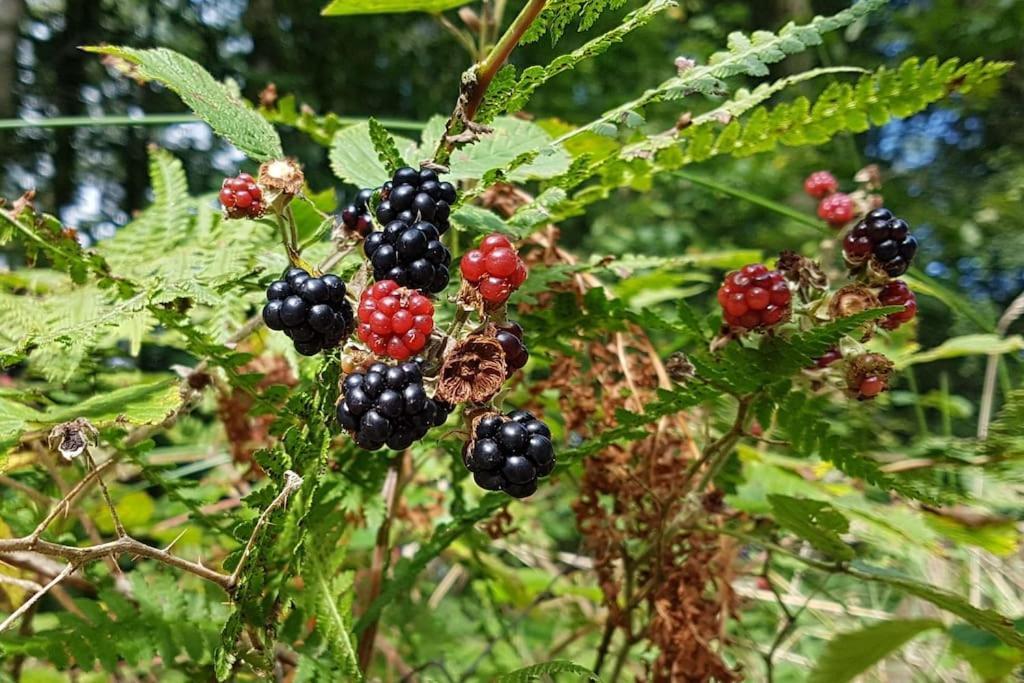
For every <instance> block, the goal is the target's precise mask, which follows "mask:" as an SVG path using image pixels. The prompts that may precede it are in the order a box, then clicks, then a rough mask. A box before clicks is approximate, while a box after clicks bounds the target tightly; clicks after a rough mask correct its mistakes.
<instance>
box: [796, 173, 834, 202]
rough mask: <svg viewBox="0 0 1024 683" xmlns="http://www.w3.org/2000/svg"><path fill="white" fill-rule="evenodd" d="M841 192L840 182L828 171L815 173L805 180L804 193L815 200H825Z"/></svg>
mask: <svg viewBox="0 0 1024 683" xmlns="http://www.w3.org/2000/svg"><path fill="white" fill-rule="evenodd" d="M838 190H839V181H838V180H836V177H835V176H834V175H832V174H831V173H829V172H828V171H815V172H814V173H812V174H811V175H809V176H807V179H806V180H804V192H806V193H807V194H809V195H810V196H812V197H814V198H815V199H824V198H825V197H827V196H829V195H830V194H832V193H833V192H836V191H838Z"/></svg>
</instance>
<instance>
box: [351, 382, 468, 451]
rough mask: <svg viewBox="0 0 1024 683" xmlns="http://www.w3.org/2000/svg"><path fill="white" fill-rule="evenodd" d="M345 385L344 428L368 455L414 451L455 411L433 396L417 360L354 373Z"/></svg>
mask: <svg viewBox="0 0 1024 683" xmlns="http://www.w3.org/2000/svg"><path fill="white" fill-rule="evenodd" d="M342 386H343V396H342V399H341V401H340V402H339V403H338V409H337V414H338V424H340V425H341V427H342V429H344V430H345V431H347V432H350V433H351V434H352V436H353V438H354V439H355V442H356V444H357V445H359V446H360V447H361V448H365V449H366V450H368V451H375V450H377V449H379V448H381V447H383V446H387V447H388V448H390V449H392V450H396V451H400V450H403V449H405V448H408V447H409V446H410V445H412V444H413V443H414V442H416V441H419V440H420V439H422V438H423V437H424V436H426V435H427V432H428V431H429V430H430V429H431V428H432V427H437V426H439V425H442V424H444V421H445V420H446V419H447V417H448V413H449V412H450V411H451V407H450V406H448V405H446V404H444V403H441V402H440V401H437V400H435V399H433V398H430V397H429V396H428V395H427V391H426V389H425V388H424V386H423V375H422V371H421V369H420V365H419V363H416V362H407V363H402V364H400V365H385V364H384V363H374V364H373V365H371V366H370V367H369V369H368V370H366V372H353V373H351V374H350V375H348V377H346V378H345V381H344V383H343V385H342Z"/></svg>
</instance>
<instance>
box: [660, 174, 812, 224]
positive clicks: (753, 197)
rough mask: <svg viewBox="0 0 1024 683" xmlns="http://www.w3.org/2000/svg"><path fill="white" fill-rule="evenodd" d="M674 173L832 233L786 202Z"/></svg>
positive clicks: (691, 175) (699, 177)
mask: <svg viewBox="0 0 1024 683" xmlns="http://www.w3.org/2000/svg"><path fill="white" fill-rule="evenodd" d="M673 175H675V176H677V177H679V178H682V179H683V180H688V181H689V182H691V183H693V184H694V185H700V186H701V187H705V188H707V189H709V190H714V191H715V192H721V193H722V194H726V195H729V196H731V197H736V198H737V199H742V200H743V201H745V202H748V203H750V204H753V205H755V206H760V207H761V208H764V209H768V210H769V211H771V212H772V213H776V214H778V215H780V216H784V217H786V218H789V219H791V220H794V221H796V222H797V223H800V224H801V225H806V226H807V227H810V228H814V229H815V230H817V231H818V232H825V233H831V230H830V229H829V228H828V227H826V226H825V224H824V223H822V222H821V221H818V220H815V219H814V218H811V217H810V216H808V215H807V214H805V213H801V212H800V211H797V210H796V209H791V208H789V207H788V206H786V205H785V204H780V203H778V202H776V201H772V200H771V199H768V198H767V197H762V196H761V195H758V194H754V193H753V192H746V191H745V190H739V189H736V188H734V187H729V186H728V185H723V184H721V183H718V182H715V181H714V180H710V179H709V178H705V177H703V176H699V175H695V174H693V173H690V172H689V171H676V172H675V173H674V174H673Z"/></svg>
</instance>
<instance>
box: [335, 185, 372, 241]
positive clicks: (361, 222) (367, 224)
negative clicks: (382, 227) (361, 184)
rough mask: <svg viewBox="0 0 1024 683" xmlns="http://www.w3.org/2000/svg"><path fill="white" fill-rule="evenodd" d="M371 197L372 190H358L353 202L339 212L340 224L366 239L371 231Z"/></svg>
mask: <svg viewBox="0 0 1024 683" xmlns="http://www.w3.org/2000/svg"><path fill="white" fill-rule="evenodd" d="M372 197H373V190H371V189H368V188H367V189H363V190H359V193H358V194H357V195H356V199H355V201H354V202H352V203H351V204H349V205H348V206H346V207H345V208H344V209H342V211H341V222H342V224H343V225H344V226H345V227H346V228H348V229H349V230H351V231H352V232H354V233H356V234H357V235H362V236H363V237H366V236H367V235H368V234H370V231H371V230H373V217H372V216H371V215H370V199H371V198H372Z"/></svg>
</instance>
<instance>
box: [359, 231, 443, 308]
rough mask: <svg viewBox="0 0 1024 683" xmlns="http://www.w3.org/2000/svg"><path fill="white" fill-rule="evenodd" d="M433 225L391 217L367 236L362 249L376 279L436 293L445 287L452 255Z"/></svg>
mask: <svg viewBox="0 0 1024 683" xmlns="http://www.w3.org/2000/svg"><path fill="white" fill-rule="evenodd" d="M440 237H441V233H440V232H439V231H438V229H437V226H435V225H434V224H433V223H428V222H426V221H419V222H417V223H413V224H411V225H410V224H409V223H406V222H404V221H402V220H397V219H396V220H392V221H391V222H389V223H387V224H386V225H385V226H384V229H383V230H377V231H374V232H371V233H370V234H369V235H367V237H366V240H365V241H364V243H363V252H364V253H365V254H366V257H367V258H368V259H370V264H371V265H372V266H373V279H374V280H376V281H377V282H381V281H383V280H394V281H395V282H397V283H398V284H399V285H401V286H402V287H408V288H410V289H418V290H421V291H424V292H430V293H437V292H440V291H442V290H443V289H444V288H445V287H447V286H448V280H449V274H448V266H450V265H451V262H452V254H451V252H450V251H448V248H447V247H445V246H444V245H443V244H441V239H440Z"/></svg>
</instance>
